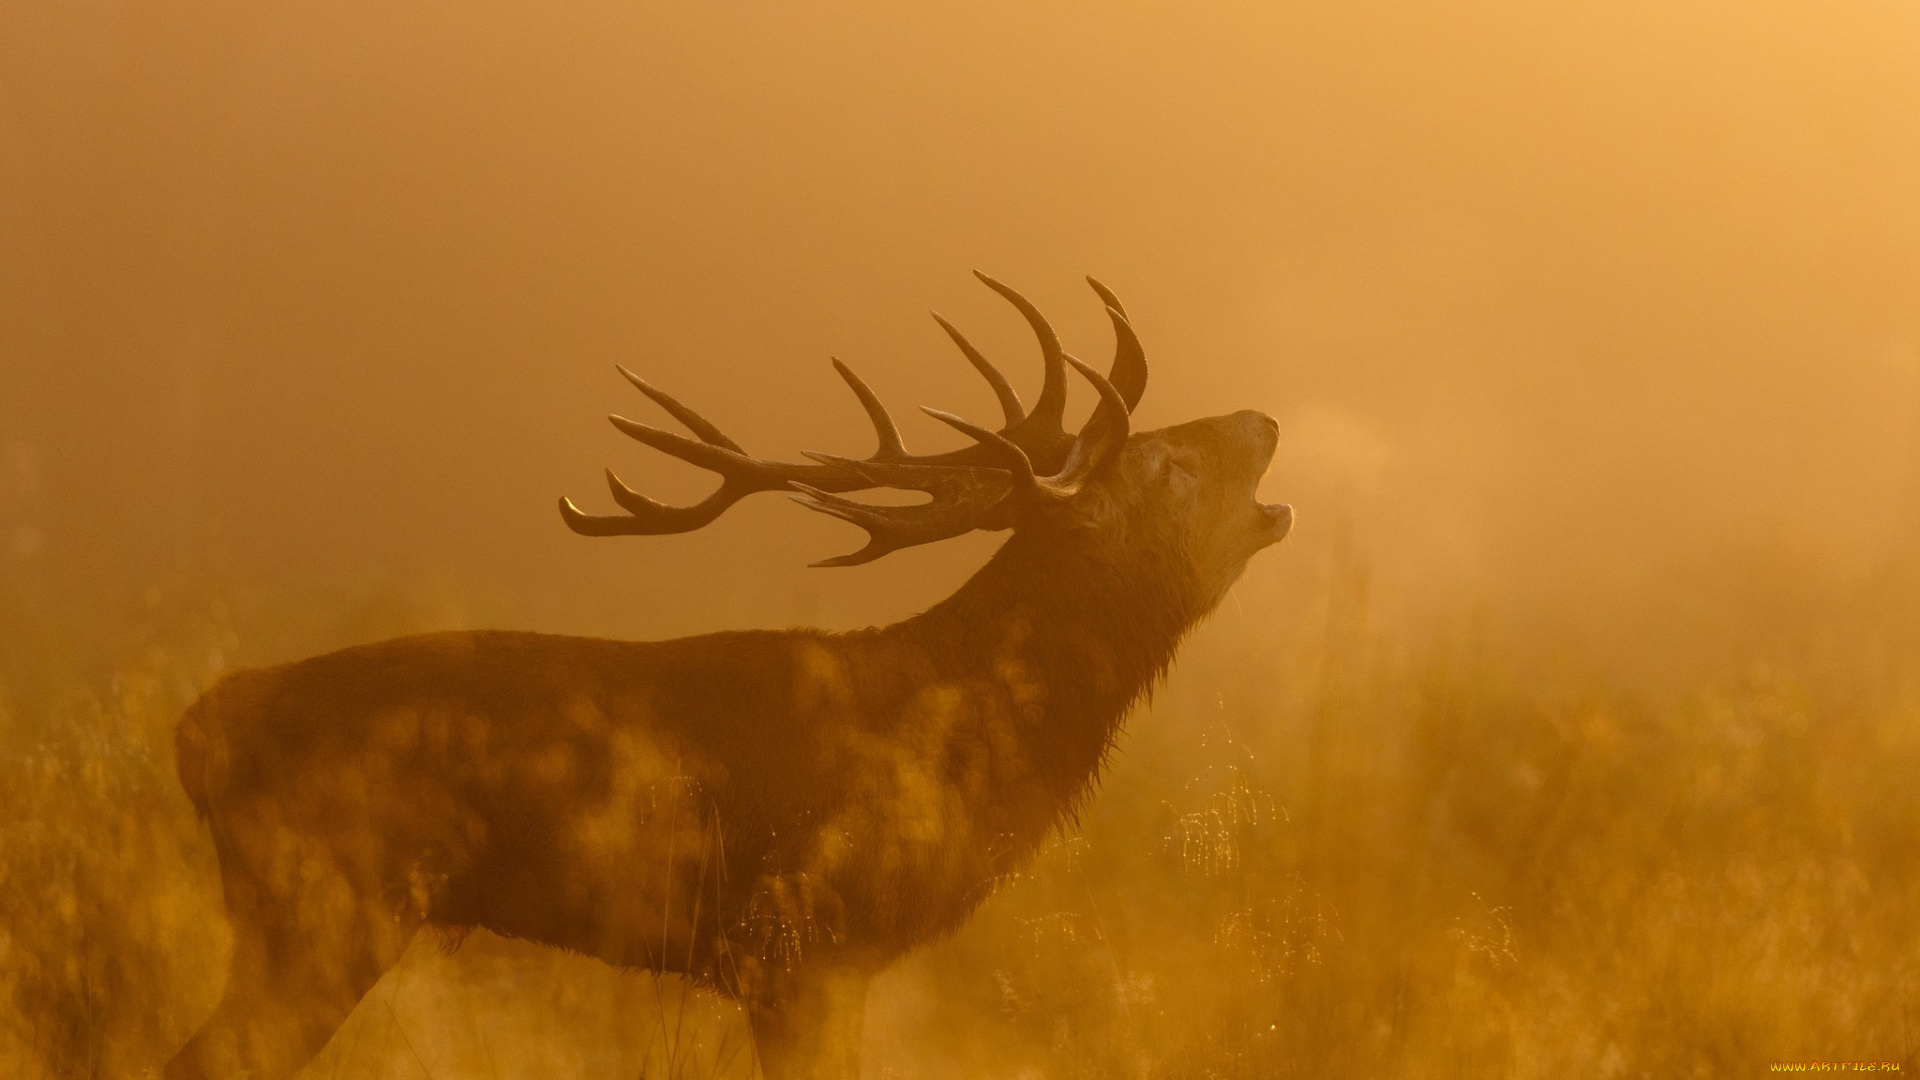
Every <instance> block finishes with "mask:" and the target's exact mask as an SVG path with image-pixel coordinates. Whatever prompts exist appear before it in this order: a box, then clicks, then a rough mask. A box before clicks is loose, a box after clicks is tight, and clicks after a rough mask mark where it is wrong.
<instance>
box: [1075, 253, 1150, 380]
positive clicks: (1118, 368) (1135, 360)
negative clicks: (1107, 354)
mask: <svg viewBox="0 0 1920 1080" xmlns="http://www.w3.org/2000/svg"><path fill="white" fill-rule="evenodd" d="M1087 284H1089V285H1091V286H1093V291H1094V292H1096V293H1099V294H1100V300H1101V302H1102V303H1104V304H1106V305H1107V318H1109V319H1111V320H1113V338H1114V344H1113V368H1112V370H1111V371H1109V372H1108V373H1107V380H1108V381H1109V382H1111V383H1113V385H1114V388H1115V389H1117V390H1119V391H1120V396H1121V397H1123V398H1125V399H1126V401H1127V411H1128V412H1132V411H1133V410H1134V409H1136V408H1138V407H1139V406H1140V396H1141V395H1142V394H1145V393H1146V392H1147V350H1146V349H1144V348H1142V347H1141V345H1140V338H1139V336H1138V335H1136V334H1135V333H1134V332H1133V324H1132V323H1131V322H1129V321H1128V320H1127V309H1126V308H1124V307H1122V306H1121V305H1120V298H1119V297H1117V296H1115V295H1113V290H1112V289H1109V288H1107V287H1106V286H1105V285H1102V284H1100V282H1099V280H1098V279H1096V278H1093V277H1089V278H1087Z"/></svg>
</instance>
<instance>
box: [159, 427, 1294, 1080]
mask: <svg viewBox="0 0 1920 1080" xmlns="http://www.w3.org/2000/svg"><path fill="white" fill-rule="evenodd" d="M1273 447H1274V427H1273V422H1272V421H1271V420H1269V419H1267V418H1266V417H1264V416H1260V415H1259V414H1257V413H1238V414H1235V415H1233V416H1226V417H1216V418H1213V419H1209V420H1201V421H1195V422H1193V423H1190V424H1185V425H1182V426H1180V427H1176V428H1169V429H1165V430H1162V431H1157V432H1147V433H1141V434H1135V435H1133V436H1132V437H1131V439H1129V441H1128V443H1127V444H1126V446H1125V448H1124V450H1123V451H1122V452H1121V453H1120V454H1119V455H1118V456H1117V459H1116V460H1115V461H1114V462H1113V463H1112V466H1111V467H1110V468H1108V469H1106V470H1105V472H1103V473H1102V474H1101V475H1100V476H1099V477H1097V478H1096V479H1095V480H1094V481H1093V482H1092V483H1091V484H1089V485H1088V487H1087V488H1086V489H1085V490H1083V491H1081V492H1080V493H1079V494H1078V496H1076V497H1075V498H1074V499H1073V501H1072V502H1071V503H1070V504H1068V505H1066V506H1061V507H1050V508H1048V510H1047V512H1046V513H1044V514H1036V515H1034V516H1033V517H1032V518H1031V519H1030V520H1023V521H1021V522H1019V523H1018V526H1017V528H1016V530H1015V532H1014V535H1013V536H1012V537H1011V539H1009V541H1008V542H1007V543H1006V544H1005V545H1004V546H1003V547H1002V548H1001V550H1000V551H999V553H998V554H996V555H995V556H994V557H993V559H992V560H991V561H990V562H989V563H988V564H987V565H986V566H985V567H984V568H982V569H981V570H980V572H979V573H978V574H976V575H975V576H974V577H973V578H972V579H971V580H970V581H968V582H967V583H966V585H965V586H963V587H962V588H961V589H960V590H959V592H957V593H956V594H955V595H954V596H952V597H950V598H949V599H947V600H945V601H943V602H942V603H940V604H938V605H936V606H935V607H933V608H932V609H930V610H928V611H927V612H925V613H924V614H921V615H918V616H915V617H914V618H911V619H908V620H906V621H905V622H902V623H899V624H896V625H894V626H889V627H885V628H877V629H868V630H860V631H854V632H851V633H844V634H829V633H824V632H821V631H817V630H788V631H744V632H735V633H723V634H713V635H708V636H704V637H695V638H685V639H680V640H676V641H666V642H655V643H634V642H623V641H607V640H598V639H590V638H574V637H560V636H550V635H541V634H530V633H514V632H494V631H489V632H474V633H445V634H430V635H423V636H417V637H408V638H401V639H397V640H393V641H386V642H381V643H378V644H373V645H363V646H358V647H355V648H350V649H345V650H342V651H340V652H336V653H332V654H329V655H326V656H320V657H316V658H313V659H310V660H304V661H301V662H298V663H294V664H288V665H284V666H281V667H277V668H271V669H263V670H256V671H247V672H241V673H238V674H236V675H233V676H231V677H229V678H227V679H224V680H223V681H221V682H220V683H219V684H218V685H217V686H216V687H215V688H214V689H213V690H211V691H210V692H209V693H208V694H207V695H206V696H205V697H203V698H202V699H201V700H200V701H199V702H197V703H196V704H195V705H194V706H193V707H192V708H191V709H190V710H189V711H188V713H187V715H186V717H185V718H184V719H183V720H182V721H181V724H180V729H179V736H178V738H179V748H180V754H179V761H180V776H181V781H182V783H183V784H184V785H185V786H186V789H187V792H188V794H189V795H190V796H191V797H192V799H193V801H194V804H195V805H196V806H197V807H199V809H200V811H201V812H202V814H204V815H205V817H206V818H207V820H208V822H209V824H210V826H211V829H212V832H213V838H214V843H215V846H216V848H217V850H218V852H219V857H220V866H221V873H222V877H223V883H224V887H225V893H226V901H227V908H228V914H229V917H230V918H231V919H232V921H233V924H234V930H235V935H236V944H235V956H234V960H233V969H232V975H231V978H230V980H229V985H228V988H227V992H226V997H225V999H224V1000H223V1001H222V1003H221V1005H220V1007H219V1010H218V1011H217V1012H216V1014H215V1016H214V1017H213V1019H212V1020H210V1021H209V1022H208V1024H207V1025H206V1027H205V1028H203V1029H202V1030H201V1032H200V1033H199V1034H197V1035H196V1036H195V1037H194V1039H193V1041H192V1042H191V1043H190V1044H189V1045H188V1046H187V1047H186V1049H184V1050H183V1051H181V1053H180V1055H179V1056H178V1057H177V1058H176V1059H175V1060H174V1061H173V1062H172V1063H170V1064H169V1066H168V1068H167V1075H168V1077H169V1078H170V1080H188V1078H195V1080H207V1078H217V1080H226V1078H227V1077H228V1076H229V1075H231V1074H232V1073H233V1072H235V1071H237V1070H239V1069H243V1068H244V1069H250V1070H251V1075H252V1077H253V1078H254V1080H277V1078H281V1077H285V1076H288V1075H291V1074H292V1073H293V1072H294V1071H296V1070H297V1069H298V1068H299V1067H300V1066H301V1065H302V1064H304V1063H305V1062H306V1061H307V1060H308V1059H309V1058H311V1057H312V1055H313V1054H315V1053H316V1052H317V1051H318V1050H319V1049H320V1047H321V1046H322V1045H324V1043H325V1042H326V1040H327V1038H328V1037H329V1036H330V1035H331V1033H332V1032H333V1030H334V1029H335V1028H336V1027H337V1026H338V1025H339V1023H340V1021H341V1020H342V1019H344V1018H345V1016H346V1015H347V1013H348V1012H350V1011H351V1010H352V1008H353V1007H354V1004H355V1003H356V1002H357V1001H358V1000H359V998H360V997H361V995H362V994H364V993H365V992H366V991H367V989H368V988H370V987H371V986H372V985H373V983H374V981H375V980H377V979H378V978H379V976H380V974H381V973H382V972H383V971H385V970H386V969H387V968H388V967H389V966H390V965H391V964H392V963H393V962H394V961H395V960H396V959H397V958H398V956H399V954H400V952H401V951H402V950H403V949H404V948H405V947H406V945H407V942H408V940H409V939H410V938H411V937H412V936H413V934H414V933H415V931H416V930H417V929H418V928H419V927H420V926H422V925H434V926H439V927H442V928H447V929H449V930H454V931H458V930H463V929H465V928H471V927H485V928H487V929H490V930H493V931H495V932H498V933H501V934H506V935H510V936H515V937H520V938H525V939H528V940H531V941H537V942H543V943H546V944H549V945H555V946H560V947H563V948H568V949H573V950H577V951H579V952H582V953H586V954H589V955H592V956H596V957H599V958H601V959H603V960H606V961H608V962H610V963H614V964H620V965H625V966H630V967H636V968H645V969H650V970H654V971H662V972H679V973H683V974H685V975H688V976H690V977H692V978H694V979H696V980H699V981H700V982H702V983H704V984H706V985H709V986H711V987H713V988H714V989H716V990H719V991H720V992H723V993H726V994H730V995H733V996H735V997H736V998H738V999H739V1000H741V1001H742V1002H743V1003H744V1004H745V1006H746V1008H747V1011H748V1015H749V1018H750V1021H751V1023H752V1027H753V1034H754V1040H755V1044H756V1046H757V1048H758V1050H759V1054H760V1060H761V1063H762V1067H763V1069H764V1071H765V1073H766V1075H767V1076H768V1077H769V1078H770V1080H794V1078H827V1077H832V1078H841V1080H845V1078H851V1077H854V1076H856V1075H857V1074H858V1047H859V1029H860V1018H861V1014H862V1011H863V1008H864V998H865V989H866V985H867V982H868V980H870V979H871V977H872V976H873V975H874V974H875V973H877V972H878V971H880V970H881V969H882V968H884V967H885V966H886V965H888V964H889V963H891V962H892V961H894V960H896V959H897V958H899V957H900V956H901V955H902V954H904V953H906V952H907V951H908V950H910V949H911V948H913V947H914V946H916V945H918V944H921V943H924V942H927V941H929V940H933V939H935V938H938V937H939V936H941V935H943V934H947V933H949V932H951V931H952V930H954V929H955V928H956V927H958V926H959V925H960V924H961V923H962V922H963V921H964V920H965V919H966V918H967V917H968V915H969V914H970V913H971V912H972V911H973V910H974V909H975V908H976V907H977V906H978V905H979V904H980V903H981V901H983V900H984V899H986V897H987V896H988V894H989V893H990V892H991V891H992V889H993V886H994V884H995V883H996V882H997V881H999V880H1000V879H1002V878H1003V877H1004V876H1005V875H1007V874H1009V873H1011V872H1013V871H1016V870H1018V869H1020V868H1021V867H1022V866H1024V865H1025V864H1026V863H1027V861H1028V860H1029V859H1031V858H1032V856H1033V854H1034V852H1035V851H1036V849H1037V848H1038V846H1039V845H1040V844H1041V843H1042V841H1043V840H1044V839H1045V838H1046V836H1047V834H1048V833H1049V831H1050V830H1052V829H1054V828H1055V827H1056V826H1058V825H1059V824H1060V823H1061V822H1062V820H1063V819H1064V818H1066V817H1068V816H1069V815H1071V814H1072V813H1073V812H1074V810H1075V808H1076V807H1077V805H1078V804H1079V802H1080V801H1081V800H1082V799H1084V798H1085V797H1086V795H1087V792H1088V790H1089V787H1090V784H1091V783H1092V781H1093V780H1094V779H1095V778H1096V776H1097V774H1098V771H1099V769H1100V765H1101V762H1102V760H1103V757H1104V755H1105V754H1106V752H1107V750H1108V748H1109V747H1110V746H1111V744H1112V741H1113V739H1114V737H1115V735H1116V733H1117V731H1118V729H1119V725H1120V723H1121V721H1122V719H1123V718H1124V717H1125V715H1126V713H1127V711H1128V709H1129V708H1130V707H1131V706H1132V704H1133V703H1134V702H1135V701H1136V700H1138V699H1139V697H1140V696H1141V695H1142V694H1143V693H1145V692H1146V691H1147V690H1148V689H1149V687H1150V686H1151V685H1152V683H1153V682H1154V681H1155V679H1157V678H1158V677H1159V676H1160V675H1161V673H1163V672H1164V670H1165V669H1166V666H1167V664H1168V663H1169V662H1170V661H1171V659H1172V657H1173V654H1174V650H1175V647H1176V646H1177V645H1178V643H1179V641H1180V639H1181V637H1182V636H1183V635H1184V634H1185V633H1186V632H1187V631H1188V630H1189V629H1190V628H1191V627H1192V626H1193V625H1194V624H1195V623H1196V622H1197V621H1198V620H1199V619H1200V618H1201V617H1202V616H1204V615H1205V614H1206V613H1207V611H1208V610H1210V609H1211V608H1212V606H1213V605H1214V603H1215V602H1216V601H1217V600H1218V599H1219V597H1220V596H1221V595H1222V594H1223V593H1224V590H1225V589H1226V588H1227V586H1228V585H1230V584H1231V582H1232V580H1233V579H1234V578H1235V577H1236V576H1237V575H1238V574H1239V573H1240V571H1241V569H1242V567H1243V566H1244V565H1245V563H1246V560H1247V559H1248V558H1249V557H1250V556H1251V555H1252V554H1253V553H1254V552H1255V551H1257V550H1258V549H1259V548H1261V547H1264V546H1266V545H1267V544H1270V543H1272V542H1274V541H1276V540H1278V539H1279V538H1280V537H1281V536H1283V535H1284V534H1285V532H1286V530H1287V527H1288V525H1289V524H1290V522H1291V512H1290V511H1288V510H1287V509H1286V508H1284V507H1267V506H1262V505H1261V504H1258V503H1256V502H1254V501H1253V489H1254V486H1255V484H1257V482H1258V480H1259V477H1260V475H1261V473H1262V472H1263V471H1264V470H1265V468H1266V465H1267V462H1268V459H1269V458H1270V457H1271V455H1272V451H1273Z"/></svg>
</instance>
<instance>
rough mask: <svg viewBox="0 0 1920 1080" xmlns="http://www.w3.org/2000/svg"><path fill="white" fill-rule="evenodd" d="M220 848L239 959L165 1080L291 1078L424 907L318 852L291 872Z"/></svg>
mask: <svg viewBox="0 0 1920 1080" xmlns="http://www.w3.org/2000/svg"><path fill="white" fill-rule="evenodd" d="M227 854H228V853H227V852H225V851H223V852H222V856H223V859H222V865H223V875H224V878H225V881H224V884H225V886H226V895H227V914H228V918H229V919H230V920H231V921H232V923H233V933H234V949H233V961H232V964H231V966H230V968H229V971H228V975H227V989H226V993H225V995H224V996H223V997H222V998H221V1000H220V1004H219V1007H218V1008H216V1009H215V1010H214V1014H213V1016H212V1018H210V1019H209V1020H208V1021H207V1022H206V1024H205V1025H203V1026H202V1027H201V1029H200V1030H199V1032H198V1033H196V1034H195V1035H194V1036H193V1038H192V1039H191V1040H189V1041H188V1043H187V1045H186V1047H185V1048H184V1049H182V1050H181V1051H180V1053H179V1054H178V1055H176V1056H175V1057H174V1059H173V1060H172V1061H170V1062H168V1064H167V1067H166V1080H232V1078H234V1077H236V1076H245V1077H247V1078H248V1080H285V1078H288V1077H291V1076H293V1075H294V1074H295V1073H297V1072H299V1071H300V1069H301V1067H302V1066H304V1065H306V1063H307V1062H308V1061H310V1060H312V1059H313V1057H314V1055H316V1054H318V1053H319V1052H320V1050H321V1048H322V1047H324V1046H325V1045H326V1044H327V1040H328V1039H330V1038H332V1037H333V1033H334V1032H335V1031H336V1030H338V1029H339V1027H340V1025H341V1024H342V1023H343V1022H344V1021H345V1020H346V1018H347V1015H348V1014H349V1013H351V1012H352V1011H353V1009H354V1006H355V1005H357V1004H358V1003H359V1001H360V999H361V997H363V996H364V995H365V994H366V992H367V991H368V990H370V989H372V988H373V984H374V983H376V982H378V981H379V979H380V976H381V975H383V974H385V972H386V971H387V969H388V968H390V967H392V966H393V965H394V964H395V963H396V962H398V961H399V959H400V955H401V953H403V952H404V951H405V950H406V947H407V944H408V942H409V941H410V940H411V938H412V937H413V934H414V933H415V932H416V931H417V930H418V929H419V927H420V923H421V919H420V917H419V915H418V914H417V913H414V912H410V911H406V910H404V905H402V906H401V910H400V911H399V913H398V914H396V905H393V904H391V903H387V902H385V901H384V900H383V898H382V896H381V894H380V892H379V890H377V889H373V890H368V889H364V888H357V887H356V882H355V881H354V879H353V876H352V875H351V874H350V873H348V872H347V871H346V869H345V868H344V867H342V866H341V865H340V864H339V863H338V862H337V861H335V860H333V859H331V858H327V857H325V855H324V854H319V853H315V852H313V851H311V850H309V851H307V852H305V853H303V854H302V856H301V857H299V858H296V859H294V860H291V863H290V865H289V864H288V863H287V862H283V863H282V864H281V866H279V867H278V868H277V869H280V870H288V869H290V870H291V873H282V874H274V875H259V874H252V873H247V872H245V871H244V870H242V869H239V868H235V867H231V866H230V865H229V864H228V863H227V860H226V858H225V856H226V855H227Z"/></svg>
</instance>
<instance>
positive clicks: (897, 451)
mask: <svg viewBox="0 0 1920 1080" xmlns="http://www.w3.org/2000/svg"><path fill="white" fill-rule="evenodd" d="M831 359H832V360H833V370H835V371H837V372H839V373H840V377H841V378H842V379H845V380H846V381H847V386H848V387H849V388H850V389H852V390H853V396H854V397H857V398H859V399H860V407H861V408H863V409H865V410H867V419H869V420H872V421H873V432H874V434H875V435H877V436H879V438H880V448H879V449H877V450H875V451H874V452H873V456H872V457H871V458H868V459H867V460H869V461H897V460H899V459H902V458H905V457H908V456H909V455H908V454H907V447H906V444H905V443H903V442H901V441H900V429H899V428H897V427H895V426H894V424H893V417H892V416H891V415H889V414H888V412H887V407H886V406H885V405H883V404H881V402H880V398H879V395H877V394H875V393H874V392H873V390H872V389H870V388H869V387H868V386H867V384H866V383H865V382H863V381H861V379H860V376H858V375H855V374H854V373H853V369H852V368H850V367H848V366H847V365H845V364H843V363H841V362H840V358H839V357H837V356H835V357H832V358H831Z"/></svg>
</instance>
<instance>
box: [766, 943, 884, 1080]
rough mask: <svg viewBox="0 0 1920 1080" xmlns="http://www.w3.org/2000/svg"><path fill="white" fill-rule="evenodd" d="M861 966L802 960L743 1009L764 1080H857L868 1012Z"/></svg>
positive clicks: (867, 977) (868, 976) (866, 975)
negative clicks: (751, 1032) (751, 1026)
mask: <svg viewBox="0 0 1920 1080" xmlns="http://www.w3.org/2000/svg"><path fill="white" fill-rule="evenodd" d="M872 981H873V973H872V972H871V971H869V970H867V969H866V967H865V966H862V965H855V964H850V963H846V962H844V961H838V962H837V961H836V960H834V959H831V958H820V959H817V960H807V961H802V962H801V963H799V964H797V965H795V966H794V967H792V968H790V969H788V970H786V971H783V972H781V973H780V974H779V975H777V976H775V977H774V978H772V979H770V980H769V985H768V986H767V987H766V992H765V993H763V994H761V995H759V1000H755V1001H750V1002H749V1003H748V1005H747V1017H748V1020H749V1022H750V1023H751V1024H752V1025H753V1045H754V1049H755V1050H756V1051H757V1052H758V1053H759V1055H760V1069H761V1072H762V1074H763V1075H764V1076H765V1077H766V1080H858V1078H859V1076H860V1027H861V1022H862V1020H863V1019H864V1018H865V1016H866V1010H867V985H868V984H869V983H871V982H872Z"/></svg>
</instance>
